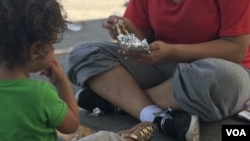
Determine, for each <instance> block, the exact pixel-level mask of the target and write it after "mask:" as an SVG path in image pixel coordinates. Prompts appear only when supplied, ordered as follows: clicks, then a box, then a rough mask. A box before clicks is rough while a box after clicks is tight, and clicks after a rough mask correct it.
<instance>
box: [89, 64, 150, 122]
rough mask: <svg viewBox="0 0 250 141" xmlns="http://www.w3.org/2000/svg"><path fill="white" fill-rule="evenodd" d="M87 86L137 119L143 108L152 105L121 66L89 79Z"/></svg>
mask: <svg viewBox="0 0 250 141" xmlns="http://www.w3.org/2000/svg"><path fill="white" fill-rule="evenodd" d="M87 84H88V86H89V87H90V88H91V89H92V90H93V91H95V92H96V93H98V94H99V95H100V96H101V97H104V98H105V99H106V100H108V101H110V102H111V103H113V104H114V105H116V106H118V107H120V108H121V109H123V110H124V111H126V112H127V113H129V114H131V115H132V116H134V117H136V118H137V119H139V118H140V111H141V110H142V109H143V108H144V107H146V106H149V105H152V104H153V103H152V101H151V100H150V99H149V98H148V97H147V96H146V95H145V94H144V92H143V91H142V89H141V88H140V87H139V86H138V84H137V83H136V81H135V80H134V79H133V77H132V76H131V75H130V74H129V73H128V72H127V71H126V70H125V69H124V68H123V67H122V66H117V67H114V68H113V69H111V70H109V71H107V72H104V73H102V74H99V75H97V76H94V77H92V78H90V79H89V80H88V82H87Z"/></svg>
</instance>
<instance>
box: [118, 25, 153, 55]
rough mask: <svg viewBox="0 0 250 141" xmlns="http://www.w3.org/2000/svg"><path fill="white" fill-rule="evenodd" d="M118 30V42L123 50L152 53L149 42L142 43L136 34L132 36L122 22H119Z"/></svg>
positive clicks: (143, 41)
mask: <svg viewBox="0 0 250 141" xmlns="http://www.w3.org/2000/svg"><path fill="white" fill-rule="evenodd" d="M116 29H117V33H118V36H117V41H118V43H119V45H120V47H121V48H122V49H124V50H128V51H140V52H145V53H150V51H149V46H148V42H147V40H146V39H144V40H142V41H141V40H140V39H138V38H137V37H136V36H135V35H134V34H130V33H129V32H128V31H127V30H126V28H125V26H124V25H123V23H122V21H121V20H119V21H118V22H117V24H116Z"/></svg>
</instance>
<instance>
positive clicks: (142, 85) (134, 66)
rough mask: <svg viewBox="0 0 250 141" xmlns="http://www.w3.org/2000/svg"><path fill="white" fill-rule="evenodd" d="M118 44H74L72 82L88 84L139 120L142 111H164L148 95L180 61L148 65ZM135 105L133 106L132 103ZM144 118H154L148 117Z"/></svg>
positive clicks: (169, 74) (71, 62)
mask: <svg viewBox="0 0 250 141" xmlns="http://www.w3.org/2000/svg"><path fill="white" fill-rule="evenodd" d="M118 49H119V47H118V46H117V44H114V43H108V42H86V43H80V44H78V45H76V46H75V47H74V49H73V50H72V52H71V53H70V54H69V61H68V66H66V68H67V69H66V70H67V74H68V77H69V79H70V81H71V82H72V83H73V84H76V85H78V86H80V87H82V88H85V87H86V85H87V83H86V81H88V86H89V87H90V88H91V89H92V90H93V91H94V92H96V93H97V94H98V95H99V96H101V97H103V98H104V99H106V100H108V101H109V102H111V103H113V104H115V105H116V106H118V107H120V106H121V107H120V108H121V109H122V110H125V111H126V112H128V113H130V114H131V115H133V116H134V117H136V118H138V119H139V116H140V111H141V110H142V108H143V107H145V106H148V105H149V106H150V110H147V111H159V110H161V109H160V108H159V107H157V106H156V105H153V103H152V101H150V100H149V98H148V97H147V96H146V95H145V94H144V92H143V91H142V89H146V88H150V87H153V86H156V85H158V84H160V83H161V82H164V81H165V80H166V79H167V78H170V77H171V75H172V74H173V72H174V69H175V67H176V63H170V62H166V63H164V64H160V65H157V66H147V65H142V64H138V63H136V62H132V61H127V60H125V59H124V58H123V56H120V55H119V54H117V51H118ZM131 104H132V105H133V106H131ZM142 121H153V119H152V118H151V119H149V120H148V119H146V120H142Z"/></svg>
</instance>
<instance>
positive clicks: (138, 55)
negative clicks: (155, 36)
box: [118, 41, 171, 65]
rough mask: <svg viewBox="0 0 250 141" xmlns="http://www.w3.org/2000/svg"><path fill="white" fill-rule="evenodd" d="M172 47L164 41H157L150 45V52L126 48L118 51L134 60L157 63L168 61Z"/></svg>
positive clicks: (151, 63) (148, 63) (149, 63)
mask: <svg viewBox="0 0 250 141" xmlns="http://www.w3.org/2000/svg"><path fill="white" fill-rule="evenodd" d="M170 49H171V48H170V47H169V46H168V44H166V43H164V42H162V41H155V42H153V43H151V44H150V45H149V50H150V53H144V52H136V51H126V50H119V51H118V53H119V54H121V55H123V56H124V57H125V59H127V60H134V61H137V62H139V63H142V64H146V65H155V64H158V63H161V62H164V61H167V58H168V54H169V53H170Z"/></svg>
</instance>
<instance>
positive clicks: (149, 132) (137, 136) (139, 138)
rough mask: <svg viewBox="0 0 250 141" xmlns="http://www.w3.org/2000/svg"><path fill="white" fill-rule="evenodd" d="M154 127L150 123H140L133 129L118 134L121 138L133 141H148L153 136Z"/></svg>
mask: <svg viewBox="0 0 250 141" xmlns="http://www.w3.org/2000/svg"><path fill="white" fill-rule="evenodd" d="M155 130H156V128H155V125H154V124H153V123H151V122H141V123H139V124H137V125H135V126H134V127H132V128H130V129H128V130H123V131H119V132H118V134H119V135H120V136H121V137H123V138H131V139H133V140H135V141H149V140H150V139H152V138H153V136H154V134H155Z"/></svg>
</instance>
